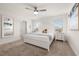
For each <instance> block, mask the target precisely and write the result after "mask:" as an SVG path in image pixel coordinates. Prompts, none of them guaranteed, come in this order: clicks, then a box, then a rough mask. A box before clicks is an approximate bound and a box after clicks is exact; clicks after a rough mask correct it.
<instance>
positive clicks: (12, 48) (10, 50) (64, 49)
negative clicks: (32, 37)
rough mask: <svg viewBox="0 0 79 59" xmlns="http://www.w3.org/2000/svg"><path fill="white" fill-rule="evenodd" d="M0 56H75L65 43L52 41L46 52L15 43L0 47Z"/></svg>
mask: <svg viewBox="0 0 79 59" xmlns="http://www.w3.org/2000/svg"><path fill="white" fill-rule="evenodd" d="M17 43H19V44H17ZM0 56H75V54H74V52H73V51H72V49H71V47H70V46H69V45H68V43H67V42H62V41H54V42H53V43H52V44H51V46H50V51H49V52H48V51H47V50H46V49H42V48H40V47H36V46H33V45H30V44H27V43H23V41H20V42H18V41H17V42H15V43H9V44H7V45H2V46H0Z"/></svg>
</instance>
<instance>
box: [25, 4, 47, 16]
mask: <svg viewBox="0 0 79 59" xmlns="http://www.w3.org/2000/svg"><path fill="white" fill-rule="evenodd" d="M32 7H33V9H31V8H27V7H26V8H25V9H27V10H33V11H34V14H35V15H37V14H38V12H44V11H47V10H46V9H40V10H39V9H38V7H36V6H32Z"/></svg>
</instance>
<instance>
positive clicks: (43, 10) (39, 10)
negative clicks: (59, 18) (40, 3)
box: [38, 9, 47, 11]
mask: <svg viewBox="0 0 79 59" xmlns="http://www.w3.org/2000/svg"><path fill="white" fill-rule="evenodd" d="M38 11H47V10H46V9H41V10H38Z"/></svg>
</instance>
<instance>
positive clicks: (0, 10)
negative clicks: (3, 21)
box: [0, 4, 31, 44]
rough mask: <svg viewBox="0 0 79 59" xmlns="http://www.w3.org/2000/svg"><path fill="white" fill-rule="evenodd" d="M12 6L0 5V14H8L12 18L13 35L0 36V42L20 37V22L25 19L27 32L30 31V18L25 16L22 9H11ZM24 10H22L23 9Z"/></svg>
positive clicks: (11, 40)
mask: <svg viewBox="0 0 79 59" xmlns="http://www.w3.org/2000/svg"><path fill="white" fill-rule="evenodd" d="M12 7H13V6H10V5H8V4H7V5H0V15H1V16H9V17H12V18H13V20H14V35H13V37H8V38H0V44H4V43H8V42H13V41H16V40H19V39H21V22H22V21H27V32H28V33H29V32H30V31H31V28H30V25H31V20H30V19H28V18H27V17H26V15H25V14H24V13H22V11H21V12H20V10H15V9H14V8H13V9H12ZM23 12H24V11H23Z"/></svg>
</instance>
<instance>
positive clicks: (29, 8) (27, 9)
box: [25, 8, 33, 10]
mask: <svg viewBox="0 0 79 59" xmlns="http://www.w3.org/2000/svg"><path fill="white" fill-rule="evenodd" d="M25 9H27V10H33V9H31V8H25Z"/></svg>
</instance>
